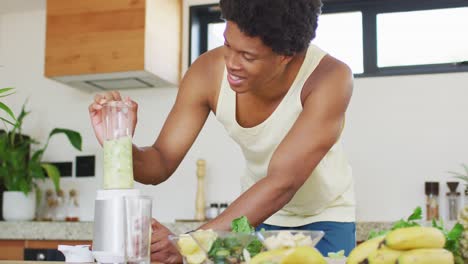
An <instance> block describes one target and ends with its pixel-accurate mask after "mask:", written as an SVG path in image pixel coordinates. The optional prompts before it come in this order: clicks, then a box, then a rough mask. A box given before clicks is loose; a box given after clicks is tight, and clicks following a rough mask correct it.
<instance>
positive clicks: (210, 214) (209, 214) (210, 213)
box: [206, 203, 219, 219]
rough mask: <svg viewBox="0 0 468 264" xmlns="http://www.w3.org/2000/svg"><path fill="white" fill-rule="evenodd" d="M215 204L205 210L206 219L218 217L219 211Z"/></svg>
mask: <svg viewBox="0 0 468 264" xmlns="http://www.w3.org/2000/svg"><path fill="white" fill-rule="evenodd" d="M218 207H219V206H218V204H217V203H211V204H210V207H209V208H208V209H207V210H206V219H213V218H215V217H216V216H218V213H219V209H218Z"/></svg>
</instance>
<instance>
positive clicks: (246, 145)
mask: <svg viewBox="0 0 468 264" xmlns="http://www.w3.org/2000/svg"><path fill="white" fill-rule="evenodd" d="M325 55H326V53H325V52H324V51H322V50H321V49H319V48H318V47H316V46H314V45H310V46H309V48H308V50H307V53H306V57H305V59H304V62H303V64H302V66H301V68H300V70H299V72H298V74H297V76H296V79H295V80H294V82H293V84H292V86H291V88H290V89H289V90H288V92H287V93H286V95H285V97H284V98H283V100H282V101H281V102H280V104H279V105H278V106H277V108H276V109H275V111H274V112H273V113H272V114H271V115H270V116H269V117H268V118H267V119H266V120H265V121H263V122H262V123H261V124H259V125H257V126H255V127H251V128H244V127H241V126H240V125H239V124H238V123H237V120H236V94H235V92H234V91H233V90H232V89H231V88H230V87H229V83H228V81H227V76H226V71H225V73H224V77H223V81H222V84H221V89H220V92H219V97H218V103H217V104H218V105H217V108H216V109H217V110H216V118H217V119H218V120H219V121H220V122H221V123H222V124H223V125H224V127H225V129H226V130H227V132H228V134H229V135H230V136H231V137H232V138H233V139H234V141H236V142H237V143H238V144H239V146H240V147H241V149H242V152H243V154H244V157H245V160H246V170H245V174H244V175H243V176H242V178H241V185H242V190H243V191H245V190H247V189H248V188H250V187H251V186H252V185H254V184H255V183H256V182H257V181H258V180H260V179H261V178H263V177H265V176H266V174H267V170H268V165H269V163H270V159H271V157H272V156H273V153H274V151H275V150H276V148H277V147H278V145H279V144H280V143H281V141H282V140H283V138H284V137H285V136H286V134H287V133H288V131H289V130H290V129H291V127H292V126H293V124H294V123H295V122H296V120H297V118H298V116H299V114H300V113H301V111H302V103H301V91H302V87H303V86H304V83H305V81H306V80H307V78H308V77H309V76H310V74H311V73H312V72H313V71H314V70H315V68H316V67H317V65H318V64H319V62H320V60H321V59H322V58H323V57H324V56H325ZM320 221H336V222H353V221H355V199H354V186H353V178H352V173H351V167H350V165H349V163H348V161H347V159H346V156H345V154H344V151H343V148H342V145H341V140H340V139H339V140H338V141H337V142H336V143H335V144H334V146H333V147H332V148H331V149H330V151H329V152H328V153H327V154H326V155H325V157H324V158H323V159H322V160H321V161H320V163H319V164H318V165H317V167H316V168H315V169H314V171H313V172H312V173H311V175H310V176H309V178H308V179H307V181H306V182H305V183H304V185H303V186H302V187H301V188H300V189H299V190H298V191H297V193H296V194H295V195H294V197H293V198H292V200H291V201H290V202H289V203H288V204H287V205H285V206H284V207H283V208H282V209H281V210H279V211H278V212H276V213H275V214H274V215H272V216H271V217H270V218H268V219H267V220H266V221H265V223H266V224H270V225H278V226H288V227H294V226H302V225H306V224H310V223H314V222H320Z"/></svg>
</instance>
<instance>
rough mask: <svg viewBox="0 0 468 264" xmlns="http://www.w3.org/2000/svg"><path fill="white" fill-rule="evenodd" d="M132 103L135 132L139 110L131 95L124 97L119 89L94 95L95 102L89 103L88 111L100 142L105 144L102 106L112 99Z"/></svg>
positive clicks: (132, 120) (131, 110)
mask: <svg viewBox="0 0 468 264" xmlns="http://www.w3.org/2000/svg"><path fill="white" fill-rule="evenodd" d="M122 100H124V101H125V102H128V103H130V105H131V106H132V107H131V108H130V112H131V113H130V115H131V122H132V124H131V125H132V128H133V129H132V131H133V132H135V126H136V123H137V111H138V104H137V103H136V102H134V101H132V100H131V99H130V98H129V97H127V98H125V99H122V97H121V95H120V93H119V92H117V91H112V92H105V93H102V94H96V95H95V96H94V100H93V102H92V103H91V104H90V105H89V107H88V111H89V116H90V118H91V125H92V126H93V129H94V134H95V135H96V139H97V140H98V141H99V144H101V146H102V144H103V132H104V128H103V126H104V124H103V120H102V116H101V115H102V107H103V105H104V104H105V103H107V102H110V101H122Z"/></svg>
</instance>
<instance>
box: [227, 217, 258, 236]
mask: <svg viewBox="0 0 468 264" xmlns="http://www.w3.org/2000/svg"><path fill="white" fill-rule="evenodd" d="M231 229H232V232H234V233H252V232H253V231H255V228H253V226H251V225H250V223H249V220H248V219H247V217H245V216H241V217H239V218H236V219H234V220H232V223H231Z"/></svg>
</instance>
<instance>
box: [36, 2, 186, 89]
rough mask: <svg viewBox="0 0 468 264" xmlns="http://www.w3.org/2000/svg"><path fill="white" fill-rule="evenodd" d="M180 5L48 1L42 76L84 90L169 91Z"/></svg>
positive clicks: (176, 66) (175, 76)
mask: <svg viewBox="0 0 468 264" xmlns="http://www.w3.org/2000/svg"><path fill="white" fill-rule="evenodd" d="M180 17H181V1H180V0H146V1H145V0H112V1H105V0H77V1H63V0H48V1H47V32H46V58H45V73H44V75H45V76H46V77H48V78H51V79H54V80H56V81H59V82H62V83H65V84H67V85H69V86H72V87H76V88H79V89H83V90H86V91H99V90H117V89H134V88H157V87H171V86H172V87H174V86H176V85H177V84H178V82H179V79H180V46H181V45H180V39H181V24H180Z"/></svg>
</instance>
